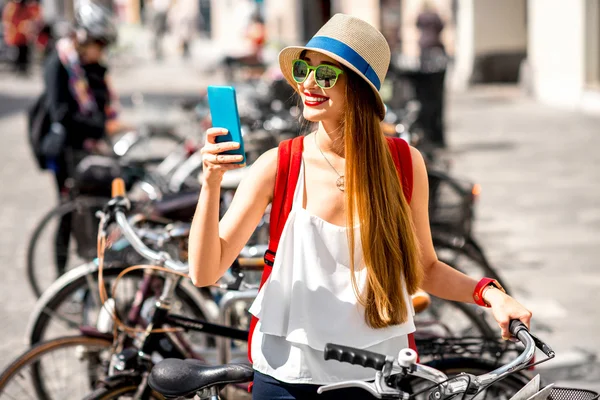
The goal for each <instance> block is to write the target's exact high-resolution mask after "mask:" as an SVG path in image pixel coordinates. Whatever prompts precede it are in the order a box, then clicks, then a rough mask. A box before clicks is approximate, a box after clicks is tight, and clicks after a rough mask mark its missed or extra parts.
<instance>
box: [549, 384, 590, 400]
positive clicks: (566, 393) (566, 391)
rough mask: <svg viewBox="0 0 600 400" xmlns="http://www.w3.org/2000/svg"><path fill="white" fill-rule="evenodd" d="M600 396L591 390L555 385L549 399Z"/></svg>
mask: <svg viewBox="0 0 600 400" xmlns="http://www.w3.org/2000/svg"><path fill="white" fill-rule="evenodd" d="M598 396H599V395H598V393H596V392H592V391H591V390H586V389H572V388H561V387H554V388H552V390H551V391H550V395H549V396H548V399H547V400H596V399H598Z"/></svg>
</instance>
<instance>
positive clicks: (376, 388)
mask: <svg viewBox="0 0 600 400" xmlns="http://www.w3.org/2000/svg"><path fill="white" fill-rule="evenodd" d="M386 367H388V369H389V372H391V365H390V364H388V365H386ZM386 367H384V371H377V373H376V374H375V382H373V383H371V382H365V381H348V382H338V383H332V384H330V385H325V386H321V387H319V388H318V389H317V393H319V394H321V393H323V392H327V391H330V390H338V389H346V388H359V389H363V390H366V391H367V392H369V393H371V395H373V396H374V397H376V398H378V399H402V400H408V398H409V397H410V395H409V394H408V393H405V392H403V391H401V390H398V389H392V388H390V387H389V386H388V385H387V384H386V382H385V380H386V377H388V378H389V373H386V371H385V370H386Z"/></svg>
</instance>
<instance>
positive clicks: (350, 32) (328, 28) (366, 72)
mask: <svg viewBox="0 0 600 400" xmlns="http://www.w3.org/2000/svg"><path fill="white" fill-rule="evenodd" d="M304 50H312V51H316V52H319V53H322V54H325V55H327V56H329V57H331V58H333V59H334V60H336V61H337V62H339V63H340V64H342V65H343V66H344V67H346V68H349V69H351V70H352V71H354V72H356V73H357V74H358V75H359V76H361V77H362V78H363V79H364V80H365V81H367V82H368V83H369V85H371V88H373V91H374V92H375V95H376V96H375V97H376V98H377V105H378V110H379V117H380V118H381V119H383V117H384V115H385V107H384V105H383V100H382V99H381V94H380V93H379V90H380V89H381V84H382V83H383V80H384V79H385V75H386V73H387V70H388V67H389V64H390V47H389V46H388V43H387V41H386V40H385V37H383V35H382V34H381V33H380V32H379V31H378V30H377V29H376V28H374V27H373V26H372V25H370V24H369V23H367V22H365V21H363V20H362V19H359V18H355V17H352V16H350V15H345V14H335V15H334V16H333V17H331V19H330V20H329V21H327V23H325V25H323V27H322V28H321V29H320V30H319V31H318V32H317V33H316V34H315V36H313V38H312V39H310V41H309V42H308V43H307V44H306V46H289V47H286V48H284V49H283V50H281V52H280V53H279V66H280V67H281V72H282V73H283V75H284V76H285V79H286V80H287V81H288V82H289V84H290V85H292V87H293V88H295V89H296V88H297V83H296V82H295V81H294V79H293V77H292V61H293V60H295V59H297V58H299V57H300V53H302V51H304Z"/></svg>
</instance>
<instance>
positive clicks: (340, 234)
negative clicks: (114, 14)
mask: <svg viewBox="0 0 600 400" xmlns="http://www.w3.org/2000/svg"><path fill="white" fill-rule="evenodd" d="M389 59H390V51H389V47H388V45H387V43H386V41H385V38H384V37H383V36H382V35H381V34H380V33H379V32H378V31H377V30H376V29H375V28H373V27H372V26H371V25H369V24H367V23H366V22H364V21H362V20H360V19H357V18H353V17H350V16H346V15H342V14H337V15H335V16H334V17H333V18H332V19H331V20H330V21H328V22H327V23H326V24H325V25H324V26H323V27H322V28H321V30H320V31H319V32H318V33H317V34H316V35H315V37H313V38H312V39H311V41H310V42H309V43H308V44H307V45H306V46H305V47H288V48H285V49H284V50H283V51H282V52H281V53H280V55H279V62H280V66H281V69H282V72H283V73H284V75H285V77H286V79H287V80H288V82H289V83H290V84H291V85H292V86H293V87H294V88H295V90H296V91H297V92H298V93H299V94H300V96H301V98H302V101H303V102H304V106H305V107H304V110H303V115H304V118H306V119H307V120H309V121H312V122H317V123H318V128H317V130H316V131H315V132H312V133H311V134H309V135H308V136H306V137H305V138H304V141H303V150H302V154H301V156H302V166H301V169H300V172H299V178H298V183H297V184H296V185H295V187H294V188H291V189H293V190H294V200H293V205H292V210H291V212H290V213H289V216H288V217H287V222H286V225H285V227H284V228H283V233H282V235H281V237H280V241H279V245H278V249H277V255H276V256H275V259H274V263H273V270H272V273H271V275H270V277H269V278H268V280H267V281H266V283H265V284H264V286H263V288H262V290H261V291H260V293H259V295H258V297H257V299H256V301H255V302H254V304H253V305H252V307H251V309H250V312H251V313H252V314H254V315H255V316H257V317H259V322H258V323H257V325H256V327H255V330H254V333H253V336H252V338H251V339H252V344H251V350H252V361H253V365H254V369H255V378H254V388H253V394H254V397H255V398H257V399H275V398H277V399H295V398H312V397H313V396H314V397H315V398H319V399H321V398H327V397H323V396H319V397H317V396H316V390H317V387H318V385H323V384H327V383H332V382H337V381H341V380H347V379H365V380H367V379H373V376H374V374H373V371H372V370H368V369H365V368H362V367H359V366H354V365H348V364H342V363H337V362H334V361H324V360H323V346H324V343H326V342H334V343H336V342H337V343H340V344H344V345H348V346H354V347H359V348H364V349H368V350H371V351H375V352H379V353H385V354H388V355H391V356H396V355H397V353H398V351H399V350H400V349H402V348H404V347H407V346H408V344H409V343H408V337H407V336H408V334H410V333H412V332H413V331H414V329H415V328H414V323H413V313H412V309H411V305H410V300H409V297H408V295H409V294H411V293H414V292H415V291H416V290H417V288H419V287H421V288H423V289H424V290H426V291H427V292H429V293H431V294H433V295H435V296H438V297H442V298H446V299H449V300H455V301H461V302H470V303H473V302H477V303H478V304H480V305H490V306H491V308H492V311H493V314H494V316H495V318H496V320H497V321H498V323H499V325H500V327H501V329H502V337H504V338H506V339H508V338H509V336H510V335H509V333H508V323H509V320H510V319H520V320H521V321H523V322H524V323H525V324H529V321H530V318H531V313H530V312H529V311H528V310H527V309H525V308H524V307H523V306H521V305H520V304H519V303H517V302H516V301H515V300H514V299H512V298H511V297H509V296H508V295H506V294H505V293H504V292H503V291H502V290H501V287H500V286H499V285H497V284H495V283H494V282H493V281H491V280H487V279H484V280H482V281H481V282H479V283H478V282H477V281H475V280H473V279H472V278H470V277H468V276H466V275H464V274H462V273H460V272H458V271H456V270H455V269H453V268H451V267H449V266H448V265H446V264H444V263H442V262H440V261H439V260H438V259H437V256H436V254H435V251H434V248H433V244H432V239H431V233H430V229H429V219H428V207H427V202H428V188H427V172H426V170H425V164H424V162H423V158H422V156H421V155H420V154H419V152H418V151H417V150H415V149H413V148H409V147H408V145H406V144H405V142H402V143H404V145H403V146H405V149H406V152H405V153H404V154H405V157H404V160H403V162H404V163H406V162H409V164H408V165H409V167H408V168H406V169H403V171H408V172H407V173H406V175H410V176H403V177H402V178H403V179H402V182H403V183H402V185H401V184H400V182H401V181H400V180H399V179H398V175H397V172H396V168H395V164H394V161H393V156H392V153H391V152H390V150H389V147H388V144H387V143H386V139H385V138H384V136H383V134H382V132H381V128H380V121H381V119H382V118H383V116H384V114H385V109H384V105H383V102H382V100H381V97H380V95H379V91H378V90H379V87H380V84H381V82H382V81H383V78H384V77H385V74H386V71H387V68H388V65H389ZM223 133H224V132H223V130H222V129H219V128H212V129H209V130H208V132H207V145H206V146H205V147H204V148H203V150H202V152H203V155H204V160H203V163H204V165H203V166H204V173H203V178H202V179H203V182H202V183H203V185H202V192H201V193H200V198H199V201H198V207H197V210H196V214H195V216H194V220H193V223H192V230H191V234H190V245H189V263H190V276H191V278H192V280H193V281H194V283H195V284H196V285H197V286H206V285H210V284H213V283H215V282H216V281H217V279H219V277H221V276H222V275H223V274H224V273H225V271H226V270H227V268H228V267H229V266H230V265H231V264H232V262H233V261H234V259H235V258H236V256H237V255H238V253H239V252H240V250H241V249H242V247H243V246H244V244H245V243H246V241H247V239H248V238H249V237H250V235H251V233H252V231H253V230H254V228H255V227H256V225H257V223H258V221H259V220H260V218H261V216H262V215H263V213H264V211H265V208H266V207H267V205H268V204H269V203H271V202H273V203H274V204H275V203H276V202H277V199H276V198H274V194H273V193H274V185H275V182H276V180H277V179H278V177H277V175H276V174H277V168H278V158H277V157H278V152H277V150H276V149H274V150H270V151H268V152H266V153H265V154H263V155H262V156H261V157H260V158H259V159H258V160H257V161H256V162H255V163H254V164H253V165H252V167H251V171H250V173H249V175H248V177H247V179H245V180H244V181H243V182H242V183H241V184H240V186H239V188H238V190H237V192H236V194H235V198H234V200H233V202H232V204H231V206H230V208H229V209H228V211H227V213H226V214H225V216H224V217H223V219H222V220H221V221H220V222H219V220H218V215H219V213H218V211H219V210H218V206H219V191H220V182H221V179H222V177H223V174H224V173H225V172H226V171H228V170H231V169H235V168H239V167H240V166H239V165H237V164H235V163H236V162H239V161H240V159H241V157H238V156H232V155H225V154H222V152H224V151H226V150H230V149H234V148H237V147H238V145H237V144H236V143H219V144H216V143H215V138H216V137H217V136H219V135H222V134H223ZM300 140H302V139H300ZM396 144H397V143H396ZM411 160H412V161H411ZM410 169H412V171H414V172H412V173H410V174H409V172H410V171H409V170H410ZM277 181H278V180H277ZM410 181H413V184H412V201H410V203H409V200H410V196H408V195H406V193H409V192H408V191H406V187H402V186H408V185H410ZM288 189H289V187H288ZM277 193H279V191H277ZM265 259H267V257H265ZM484 302H485V303H484ZM331 393H332V396H335V398H365V392H364V391H361V390H356V391H348V392H346V393H341V392H337V393H336V392H331Z"/></svg>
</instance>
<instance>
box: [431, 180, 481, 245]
mask: <svg viewBox="0 0 600 400" xmlns="http://www.w3.org/2000/svg"><path fill="white" fill-rule="evenodd" d="M428 177H429V218H430V221H431V227H432V229H437V230H442V231H446V232H452V233H455V234H458V235H461V236H469V235H470V233H471V227H472V224H473V218H474V203H475V197H474V195H473V192H472V189H473V185H472V184H471V183H467V182H463V181H459V180H457V179H454V178H452V177H450V176H448V175H446V174H445V173H442V172H438V171H429V172H428Z"/></svg>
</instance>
